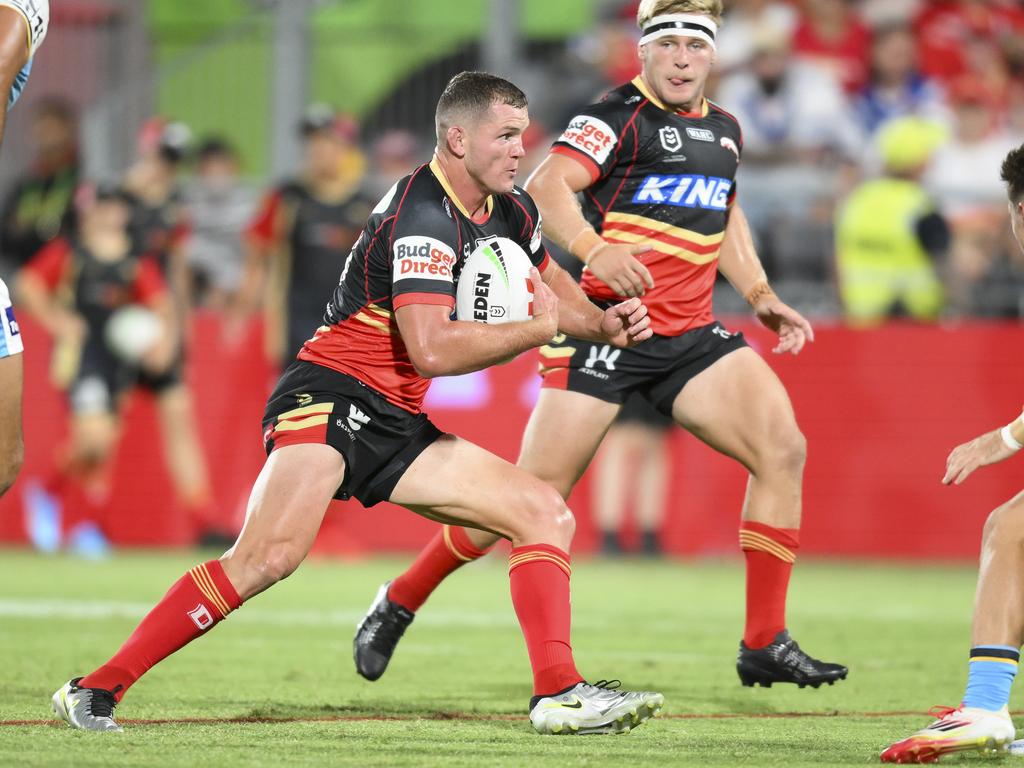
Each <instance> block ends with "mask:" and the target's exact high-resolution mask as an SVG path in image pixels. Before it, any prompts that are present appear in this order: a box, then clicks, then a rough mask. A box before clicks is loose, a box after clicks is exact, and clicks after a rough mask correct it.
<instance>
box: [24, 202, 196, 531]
mask: <svg viewBox="0 0 1024 768" xmlns="http://www.w3.org/2000/svg"><path fill="white" fill-rule="evenodd" d="M79 198H81V200H80V201H81V203H82V204H81V206H80V211H79V213H80V217H81V224H80V226H79V229H78V231H77V232H76V234H75V236H74V237H73V238H71V239H68V238H63V237H62V238H58V239H56V240H53V241H51V242H50V243H49V244H48V245H46V246H45V247H44V248H43V249H42V250H41V251H40V252H39V253H38V254H37V255H36V257H35V258H34V259H32V260H31V261H30V262H29V263H28V264H27V265H26V266H25V267H24V269H22V271H21V273H20V274H19V277H18V295H19V296H20V297H21V302H22V305H23V306H24V308H25V309H26V310H27V311H28V312H29V314H30V315H31V316H32V317H33V319H34V320H35V321H36V322H37V323H38V324H39V325H41V326H42V327H43V328H44V329H45V330H46V331H47V332H48V333H49V334H50V335H51V336H52V337H53V338H54V359H53V365H52V366H51V371H52V373H53V376H54V379H55V382H54V383H55V384H56V385H57V386H58V387H59V388H60V389H64V390H66V391H67V395H68V401H69V404H70V410H71V430H70V440H69V445H67V446H66V447H65V448H64V449H63V450H62V451H61V454H60V455H59V456H58V458H57V462H58V467H57V478H56V480H55V482H54V483H53V485H63V484H64V483H65V482H67V483H73V484H78V485H79V486H80V487H81V488H82V490H83V491H84V494H83V499H82V501H83V502H84V507H85V508H77V507H76V508H75V509H69V508H66V509H65V513H66V514H65V519H64V520H63V521H62V523H63V524H64V525H63V527H64V531H65V532H66V533H68V534H69V536H70V537H71V541H72V543H73V545H74V542H76V541H78V542H80V543H81V544H80V545H81V547H82V548H83V549H84V547H85V546H86V545H85V540H86V538H87V537H88V538H89V540H90V541H94V540H96V538H95V537H96V535H97V532H98V533H99V534H100V535H102V528H103V510H104V508H105V507H106V504H107V502H108V501H109V497H110V487H109V480H110V478H109V474H110V458H111V456H112V454H113V451H114V447H115V446H116V444H117V439H118V436H119V412H120V406H121V403H122V399H123V398H122V395H123V394H124V393H125V392H126V391H127V390H128V389H129V388H130V387H131V386H132V385H133V384H134V383H135V381H136V379H137V377H138V374H139V371H140V368H141V369H142V370H146V369H149V370H160V369H161V368H164V367H166V366H167V364H168V362H169V361H170V359H171V357H172V356H173V354H174V350H175V348H176V342H175V340H174V315H173V312H172V308H171V301H170V297H169V295H168V293H167V291H166V289H165V286H164V281H163V279H162V278H161V276H160V270H159V268H158V267H157V265H156V263H155V261H154V260H153V259H152V258H141V257H140V255H139V253H138V251H137V250H136V248H137V245H136V243H135V242H134V240H133V238H132V236H131V232H130V229H129V224H130V221H131V215H132V210H133V206H134V200H133V199H132V198H131V197H130V196H128V195H127V194H126V193H125V192H124V191H123V190H120V189H118V188H115V187H100V188H98V189H96V190H90V189H83V191H82V192H81V193H80V194H79ZM130 304H142V305H147V306H148V307H149V308H150V309H152V310H153V311H154V312H155V313H156V314H157V315H158V317H159V318H160V319H161V321H162V325H163V327H164V333H162V334H160V336H159V338H158V340H156V341H155V343H153V344H152V345H150V346H149V349H148V350H146V351H145V354H144V356H143V357H142V358H141V361H140V363H129V362H127V361H125V360H124V359H121V358H119V357H118V355H117V354H116V352H115V350H114V349H112V348H111V347H110V346H109V345H108V341H107V325H108V322H109V321H110V319H111V317H112V316H113V314H114V313H115V312H116V311H117V310H118V309H121V308H123V307H126V306H128V305H130ZM51 490H54V489H51ZM99 540H100V541H102V539H99ZM75 546H78V545H75ZM96 551H101V550H96Z"/></svg>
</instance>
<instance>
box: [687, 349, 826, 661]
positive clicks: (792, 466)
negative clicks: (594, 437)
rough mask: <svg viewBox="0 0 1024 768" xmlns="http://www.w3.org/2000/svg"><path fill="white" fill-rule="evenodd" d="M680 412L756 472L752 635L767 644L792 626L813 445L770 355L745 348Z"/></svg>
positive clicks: (748, 634) (746, 540)
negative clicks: (789, 597)
mask: <svg viewBox="0 0 1024 768" xmlns="http://www.w3.org/2000/svg"><path fill="white" fill-rule="evenodd" d="M672 415H673V417H674V418H675V419H676V421H677V422H679V424H681V425H682V426H683V427H685V428H686V429H688V430H689V431H690V432H692V433H693V434H694V435H696V436H697V437H699V438H700V439H701V440H703V441H704V442H706V443H707V444H708V445H710V446H711V447H712V448H715V449H716V450H718V451H720V452H721V453H724V454H726V455H728V456H732V457H733V458H735V459H736V460H738V461H739V462H740V463H741V464H743V466H745V467H746V468H747V470H748V471H749V472H750V480H749V482H748V484H747V494H746V499H745V501H744V504H743V514H742V519H743V523H742V525H741V529H740V542H741V545H742V549H743V550H744V555H745V557H746V561H747V618H746V628H745V631H744V643H745V644H746V646H747V647H748V648H764V647H765V646H767V645H769V644H770V643H772V641H773V640H774V639H775V637H776V636H777V635H778V634H779V633H780V632H781V631H782V630H783V629H785V606H786V593H787V590H788V587H789V575H790V570H791V567H792V562H793V560H794V559H795V558H796V554H795V550H796V548H797V535H798V531H797V530H796V529H797V528H798V526H799V525H800V490H801V482H802V479H803V467H804V457H805V452H806V448H805V441H804V437H803V435H802V434H801V433H800V430H799V428H798V427H797V425H796V418H795V417H794V415H793V408H792V406H791V405H790V402H789V397H788V396H787V395H786V391H785V389H784V388H783V386H782V383H781V382H780V381H779V380H778V378H777V377H776V376H775V374H774V373H773V372H772V370H771V369H770V368H769V367H768V365H767V363H765V362H764V361H763V360H762V359H761V358H760V356H758V355H757V353H755V352H754V351H753V350H751V349H749V348H743V349H739V350H736V351H735V352H732V353H731V354H728V355H726V356H725V357H723V358H721V359H720V360H718V361H717V362H716V363H714V364H713V365H712V366H711V367H709V368H708V369H706V370H705V371H703V372H701V373H700V374H698V375H697V376H695V377H694V378H693V379H691V380H690V381H689V382H688V383H687V384H686V386H685V387H683V389H682V391H681V392H680V393H679V395H678V396H677V397H676V399H675V402H674V403H673V406H672Z"/></svg>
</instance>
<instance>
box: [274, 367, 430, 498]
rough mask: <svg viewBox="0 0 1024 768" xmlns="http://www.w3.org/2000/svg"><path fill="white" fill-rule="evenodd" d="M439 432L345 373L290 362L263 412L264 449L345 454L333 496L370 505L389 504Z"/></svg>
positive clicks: (418, 415) (424, 418)
mask: <svg viewBox="0 0 1024 768" xmlns="http://www.w3.org/2000/svg"><path fill="white" fill-rule="evenodd" d="M442 434H444V433H443V432H441V430H439V429H438V428H437V427H435V426H434V425H433V424H432V423H431V421H430V419H428V418H427V415H426V414H425V413H420V414H413V413H409V412H408V411H406V410H404V409H402V408H399V407H398V406H396V405H392V404H391V403H389V402H388V401H387V400H385V399H384V397H383V396H382V395H380V394H378V393H377V392H375V391H373V390H372V389H370V388H369V387H367V386H365V385H364V384H362V383H361V382H359V381H358V380H356V379H354V378H352V377H351V376H346V375H345V374H343V373H339V372H338V371H335V370H332V369H330V368H327V367H325V366H322V365H317V364H316V363H310V362H308V361H306V360H296V361H294V362H293V363H292V364H291V365H289V366H288V368H287V369H286V370H285V372H284V375H282V376H281V380H280V381H278V382H277V386H276V387H275V388H274V391H273V393H272V394H271V395H270V399H269V400H268V401H267V409H266V411H265V412H264V414H263V443H264V447H265V448H266V451H267V454H270V453H271V452H272V451H273V450H275V449H277V448H283V447H284V446H286V445H296V444H301V443H318V444H324V445H329V446H331V447H332V448H334V449H335V450H336V451H338V453H340V454H341V455H342V456H344V457H345V479H344V481H343V482H342V484H341V486H340V487H339V488H338V491H337V493H335V495H334V498H336V499H342V500H344V499H348V498H350V497H352V496H354V497H355V498H357V499H359V501H361V502H362V503H363V506H366V507H372V506H373V505H374V504H377V503H378V502H381V501H387V500H388V499H389V498H390V497H391V493H392V491H394V490H395V486H396V485H397V484H398V481H399V479H401V477H402V475H403V474H405V471H406V470H407V469H408V468H409V467H410V466H411V465H412V463H413V462H414V461H415V460H416V458H417V457H418V456H419V455H420V454H421V453H423V451H424V450H426V448H427V447H429V446H430V445H431V444H432V443H433V442H434V441H435V440H437V439H438V438H439V437H441V435H442Z"/></svg>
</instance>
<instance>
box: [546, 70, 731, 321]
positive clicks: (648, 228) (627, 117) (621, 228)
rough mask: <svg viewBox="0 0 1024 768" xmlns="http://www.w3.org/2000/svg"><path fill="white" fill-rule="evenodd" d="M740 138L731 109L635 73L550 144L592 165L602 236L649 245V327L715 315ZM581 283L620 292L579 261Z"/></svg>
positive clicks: (587, 193) (590, 194)
mask: <svg viewBox="0 0 1024 768" xmlns="http://www.w3.org/2000/svg"><path fill="white" fill-rule="evenodd" d="M742 150H743V138H742V135H741V133H740V126H739V124H738V123H737V122H736V118H734V117H733V116H732V115H730V114H729V113H728V112H725V111H724V110H722V109H721V108H720V107H718V106H717V105H716V104H714V103H712V102H709V101H706V100H705V102H704V104H703V105H702V107H701V110H700V112H699V113H680V112H676V111H673V110H672V109H671V108H669V107H667V106H666V105H664V104H663V103H661V101H659V100H658V98H657V97H656V96H655V95H654V94H652V93H651V92H650V91H649V90H648V88H647V86H646V85H645V84H644V82H643V80H642V79H641V78H640V77H636V78H634V79H633V80H632V81H631V82H629V83H627V84H626V85H623V86H620V87H619V88H616V89H615V90H613V91H611V92H610V93H609V94H608V95H607V96H606V97H605V98H604V100H603V101H601V102H599V103H597V104H594V105H591V106H589V107H587V108H586V109H585V110H583V112H581V113H580V114H579V115H578V116H576V117H575V118H573V120H572V121H571V122H570V123H569V127H568V128H566V130H565V131H564V132H563V133H562V135H561V136H560V137H559V138H558V140H557V141H556V142H555V144H554V146H553V147H552V149H551V151H552V152H558V153H561V154H565V155H568V156H569V157H572V158H574V159H576V160H578V161H579V162H580V163H582V164H583V165H584V166H585V167H586V168H587V170H589V171H590V175H591V178H592V180H593V183H592V184H591V185H590V186H589V187H588V188H587V189H585V190H584V191H583V201H582V205H583V214H584V216H585V217H586V219H587V221H588V222H589V223H590V224H591V225H593V227H594V229H595V230H596V231H597V232H599V233H600V234H601V235H602V237H604V239H605V240H607V241H609V242H612V243H626V244H629V245H636V244H642V245H648V246H650V247H651V248H652V250H651V251H648V252H647V253H644V254H641V255H640V256H638V258H639V259H640V261H641V262H643V264H644V265H645V266H646V267H647V269H649V270H650V272H651V276H652V277H653V278H654V283H655V287H654V288H653V289H652V290H649V291H648V292H647V293H646V294H645V295H644V303H645V304H646V305H647V308H648V311H649V313H650V317H651V328H652V329H653V330H654V332H655V333H657V334H659V335H662V336H677V335H679V334H681V333H683V332H685V331H687V330H689V329H690V328H697V327H701V326H704V325H708V324H709V323H711V322H712V321H713V320H714V315H713V313H712V310H711V292H712V287H713V286H714V282H715V275H716V271H717V264H718V251H719V249H720V247H721V244H722V239H723V238H724V236H725V225H726V219H727V212H728V209H729V206H730V205H732V203H733V200H734V199H735V196H736V181H735V179H736V169H737V167H738V165H739V161H740V154H741V152H742ZM581 285H582V287H583V290H584V291H585V292H586V293H587V295H588V296H590V297H592V298H595V299H607V300H612V299H614V300H617V299H619V298H621V297H619V296H617V295H616V294H615V292H614V291H612V289H611V288H609V287H608V286H607V285H605V284H604V283H602V282H601V281H600V280H598V279H597V278H596V277H594V275H593V274H592V273H590V272H589V271H584V273H583V278H582V281H581Z"/></svg>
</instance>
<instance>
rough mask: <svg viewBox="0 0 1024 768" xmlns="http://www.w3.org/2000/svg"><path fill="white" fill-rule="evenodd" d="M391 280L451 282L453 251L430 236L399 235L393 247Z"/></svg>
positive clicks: (453, 262)
mask: <svg viewBox="0 0 1024 768" xmlns="http://www.w3.org/2000/svg"><path fill="white" fill-rule="evenodd" d="M393 253H394V261H393V262H392V282H393V283H397V282H398V281H399V280H407V279H417V280H440V281H443V282H448V283H450V282H452V269H453V268H454V266H455V251H453V250H452V248H451V247H450V246H449V245H447V244H446V243H442V242H441V241H440V240H435V239H434V238H432V237H401V238H399V239H398V240H396V241H395V245H394V248H393Z"/></svg>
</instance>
